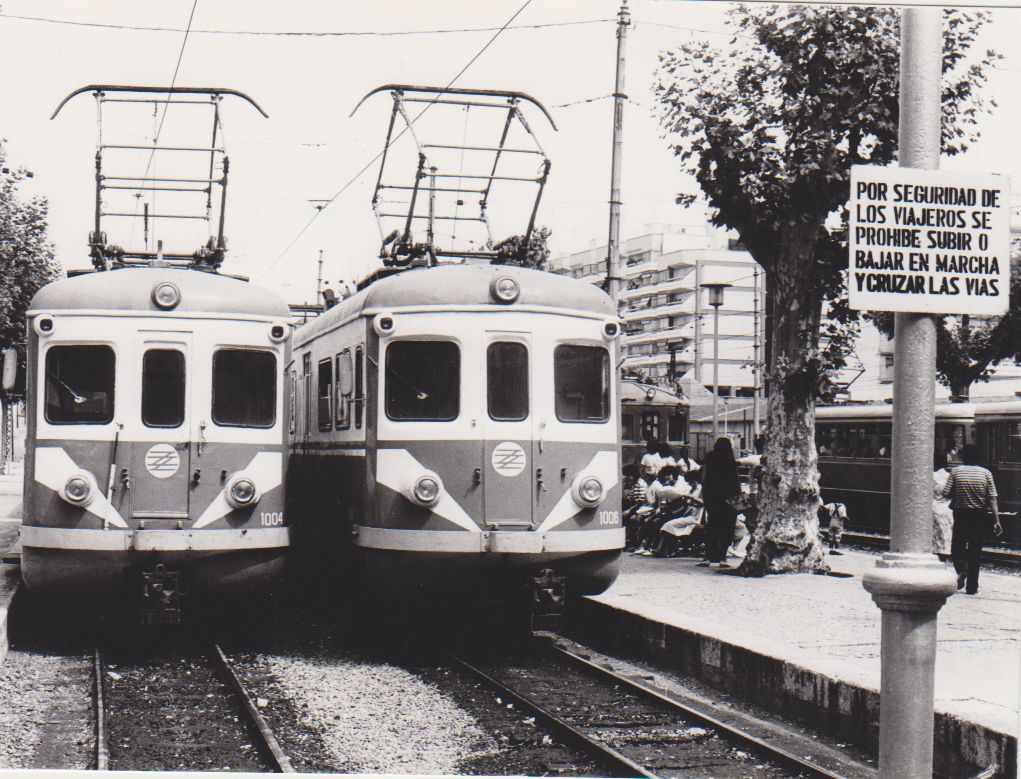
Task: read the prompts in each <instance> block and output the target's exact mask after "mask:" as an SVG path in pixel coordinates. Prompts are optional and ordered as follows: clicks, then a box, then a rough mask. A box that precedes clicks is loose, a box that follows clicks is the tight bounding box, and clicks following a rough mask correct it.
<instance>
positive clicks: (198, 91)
mask: <svg viewBox="0 0 1021 779" xmlns="http://www.w3.org/2000/svg"><path fill="white" fill-rule="evenodd" d="M84 92H96V93H97V94H98V93H101V92H138V93H153V94H184V95H234V96H235V97H240V98H241V99H242V100H244V101H246V102H248V103H250V104H251V105H252V106H253V107H254V108H255V110H256V111H258V112H259V113H260V114H262V115H263V116H264V117H265V118H267V119H268V118H269V114H267V113H266V112H265V111H263V110H262V106H260V105H259V104H258V103H256V102H255V101H254V100H253V99H252V98H250V97H249V96H248V95H246V94H245V93H244V92H239V91H238V90H236V89H228V88H226V87H142V86H129V85H125V84H89V85H88V86H86V87H81V88H79V89H76V90H75V91H74V92H72V93H71V94H70V95H68V96H67V97H65V98H64V99H63V100H61V101H60V105H58V106H57V110H56V111H54V112H53V116H51V117H50V119H51V120H53V119H56V118H57V114H59V113H60V109H62V108H63V107H64V105H65V104H66V103H67V102H68V101H69V100H71V98H73V97H76V96H77V95H80V94H83V93H84ZM551 121H552V120H551Z"/></svg>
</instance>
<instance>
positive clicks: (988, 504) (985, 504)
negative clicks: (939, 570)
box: [943, 444, 1003, 595]
mask: <svg viewBox="0 0 1021 779" xmlns="http://www.w3.org/2000/svg"><path fill="white" fill-rule="evenodd" d="M960 458H961V465H958V466H957V467H956V468H954V469H953V470H952V471H950V477H949V478H948V479H947V483H946V486H945V487H943V497H944V498H950V507H951V508H952V509H953V511H954V536H953V540H952V541H951V542H950V556H951V557H952V558H953V560H954V569H955V570H956V571H957V589H961V588H962V587H964V586H965V585H967V589H966V590H965V592H966V593H967V594H968V595H975V594H976V593H977V592H978V568H979V560H980V558H981V556H982V542H983V540H984V536H985V526H986V510H987V509H988V510H990V511H991V512H992V514H993V534H994V535H997V536H998V535H1000V533H1002V532H1003V526H1002V525H1000V510H999V507H998V506H997V503H996V485H995V484H994V483H993V475H992V474H991V473H990V472H989V471H988V470H986V469H985V468H983V467H982V466H980V465H979V464H978V462H979V454H978V447H976V446H975V445H974V444H967V445H966V446H964V447H962V448H961V452H960Z"/></svg>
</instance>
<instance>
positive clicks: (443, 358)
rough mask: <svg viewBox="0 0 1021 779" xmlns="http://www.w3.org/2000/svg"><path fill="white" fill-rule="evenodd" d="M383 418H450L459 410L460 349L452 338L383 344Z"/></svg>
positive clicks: (420, 419) (447, 419) (439, 420)
mask: <svg viewBox="0 0 1021 779" xmlns="http://www.w3.org/2000/svg"><path fill="white" fill-rule="evenodd" d="M385 365H386V367H385V371H384V373H385V376H384V383H385V386H386V389H385V401H384V407H385V410H386V416H387V419H390V420H393V421H395V422H451V421H453V420H455V419H457V417H458V416H459V415H460V413H461V410H460V409H461V349H460V347H459V346H458V345H457V344H456V343H455V342H453V341H434V340H429V341H423V340H418V341H416V340H402V341H394V342H393V343H390V344H388V345H387V347H386V361H385Z"/></svg>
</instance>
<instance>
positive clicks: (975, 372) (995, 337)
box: [868, 238, 1021, 399]
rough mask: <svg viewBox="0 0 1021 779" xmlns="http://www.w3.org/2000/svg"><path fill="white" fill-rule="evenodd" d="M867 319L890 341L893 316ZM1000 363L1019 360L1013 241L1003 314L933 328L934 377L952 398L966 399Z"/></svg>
mask: <svg viewBox="0 0 1021 779" xmlns="http://www.w3.org/2000/svg"><path fill="white" fill-rule="evenodd" d="M868 318H869V319H870V320H871V321H872V322H873V323H874V324H875V325H876V327H878V328H879V330H880V332H882V333H883V334H884V335H886V336H887V337H893V321H894V319H893V314H890V313H886V312H883V313H874V314H869V315H868ZM894 359H896V356H895V357H894ZM1003 360H1021V238H1014V240H1013V241H1012V242H1011V247H1010V308H1009V309H1008V310H1007V313H1006V314H1004V315H1003V316H996V317H971V316H967V315H962V316H949V315H948V316H941V317H939V319H938V320H937V324H936V375H937V376H938V377H939V380H940V382H942V384H943V385H944V386H945V387H947V388H948V389H949V390H950V393H951V395H952V396H953V397H955V398H960V399H963V398H966V397H968V395H969V391H970V388H971V385H972V384H974V383H975V382H977V381H988V380H989V378H990V377H991V376H992V373H993V369H994V368H995V367H996V366H997V365H998V364H999V363H1001V362H1002V361H1003Z"/></svg>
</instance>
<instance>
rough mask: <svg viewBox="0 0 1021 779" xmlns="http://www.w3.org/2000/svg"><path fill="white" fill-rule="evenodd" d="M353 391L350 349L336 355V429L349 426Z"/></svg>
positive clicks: (344, 428) (345, 428) (343, 428)
mask: <svg viewBox="0 0 1021 779" xmlns="http://www.w3.org/2000/svg"><path fill="white" fill-rule="evenodd" d="M353 391H354V371H353V370H352V367H351V350H350V349H345V350H344V351H342V352H341V353H340V354H338V355H337V429H338V430H347V429H348V428H350V427H351V395H352V393H353Z"/></svg>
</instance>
